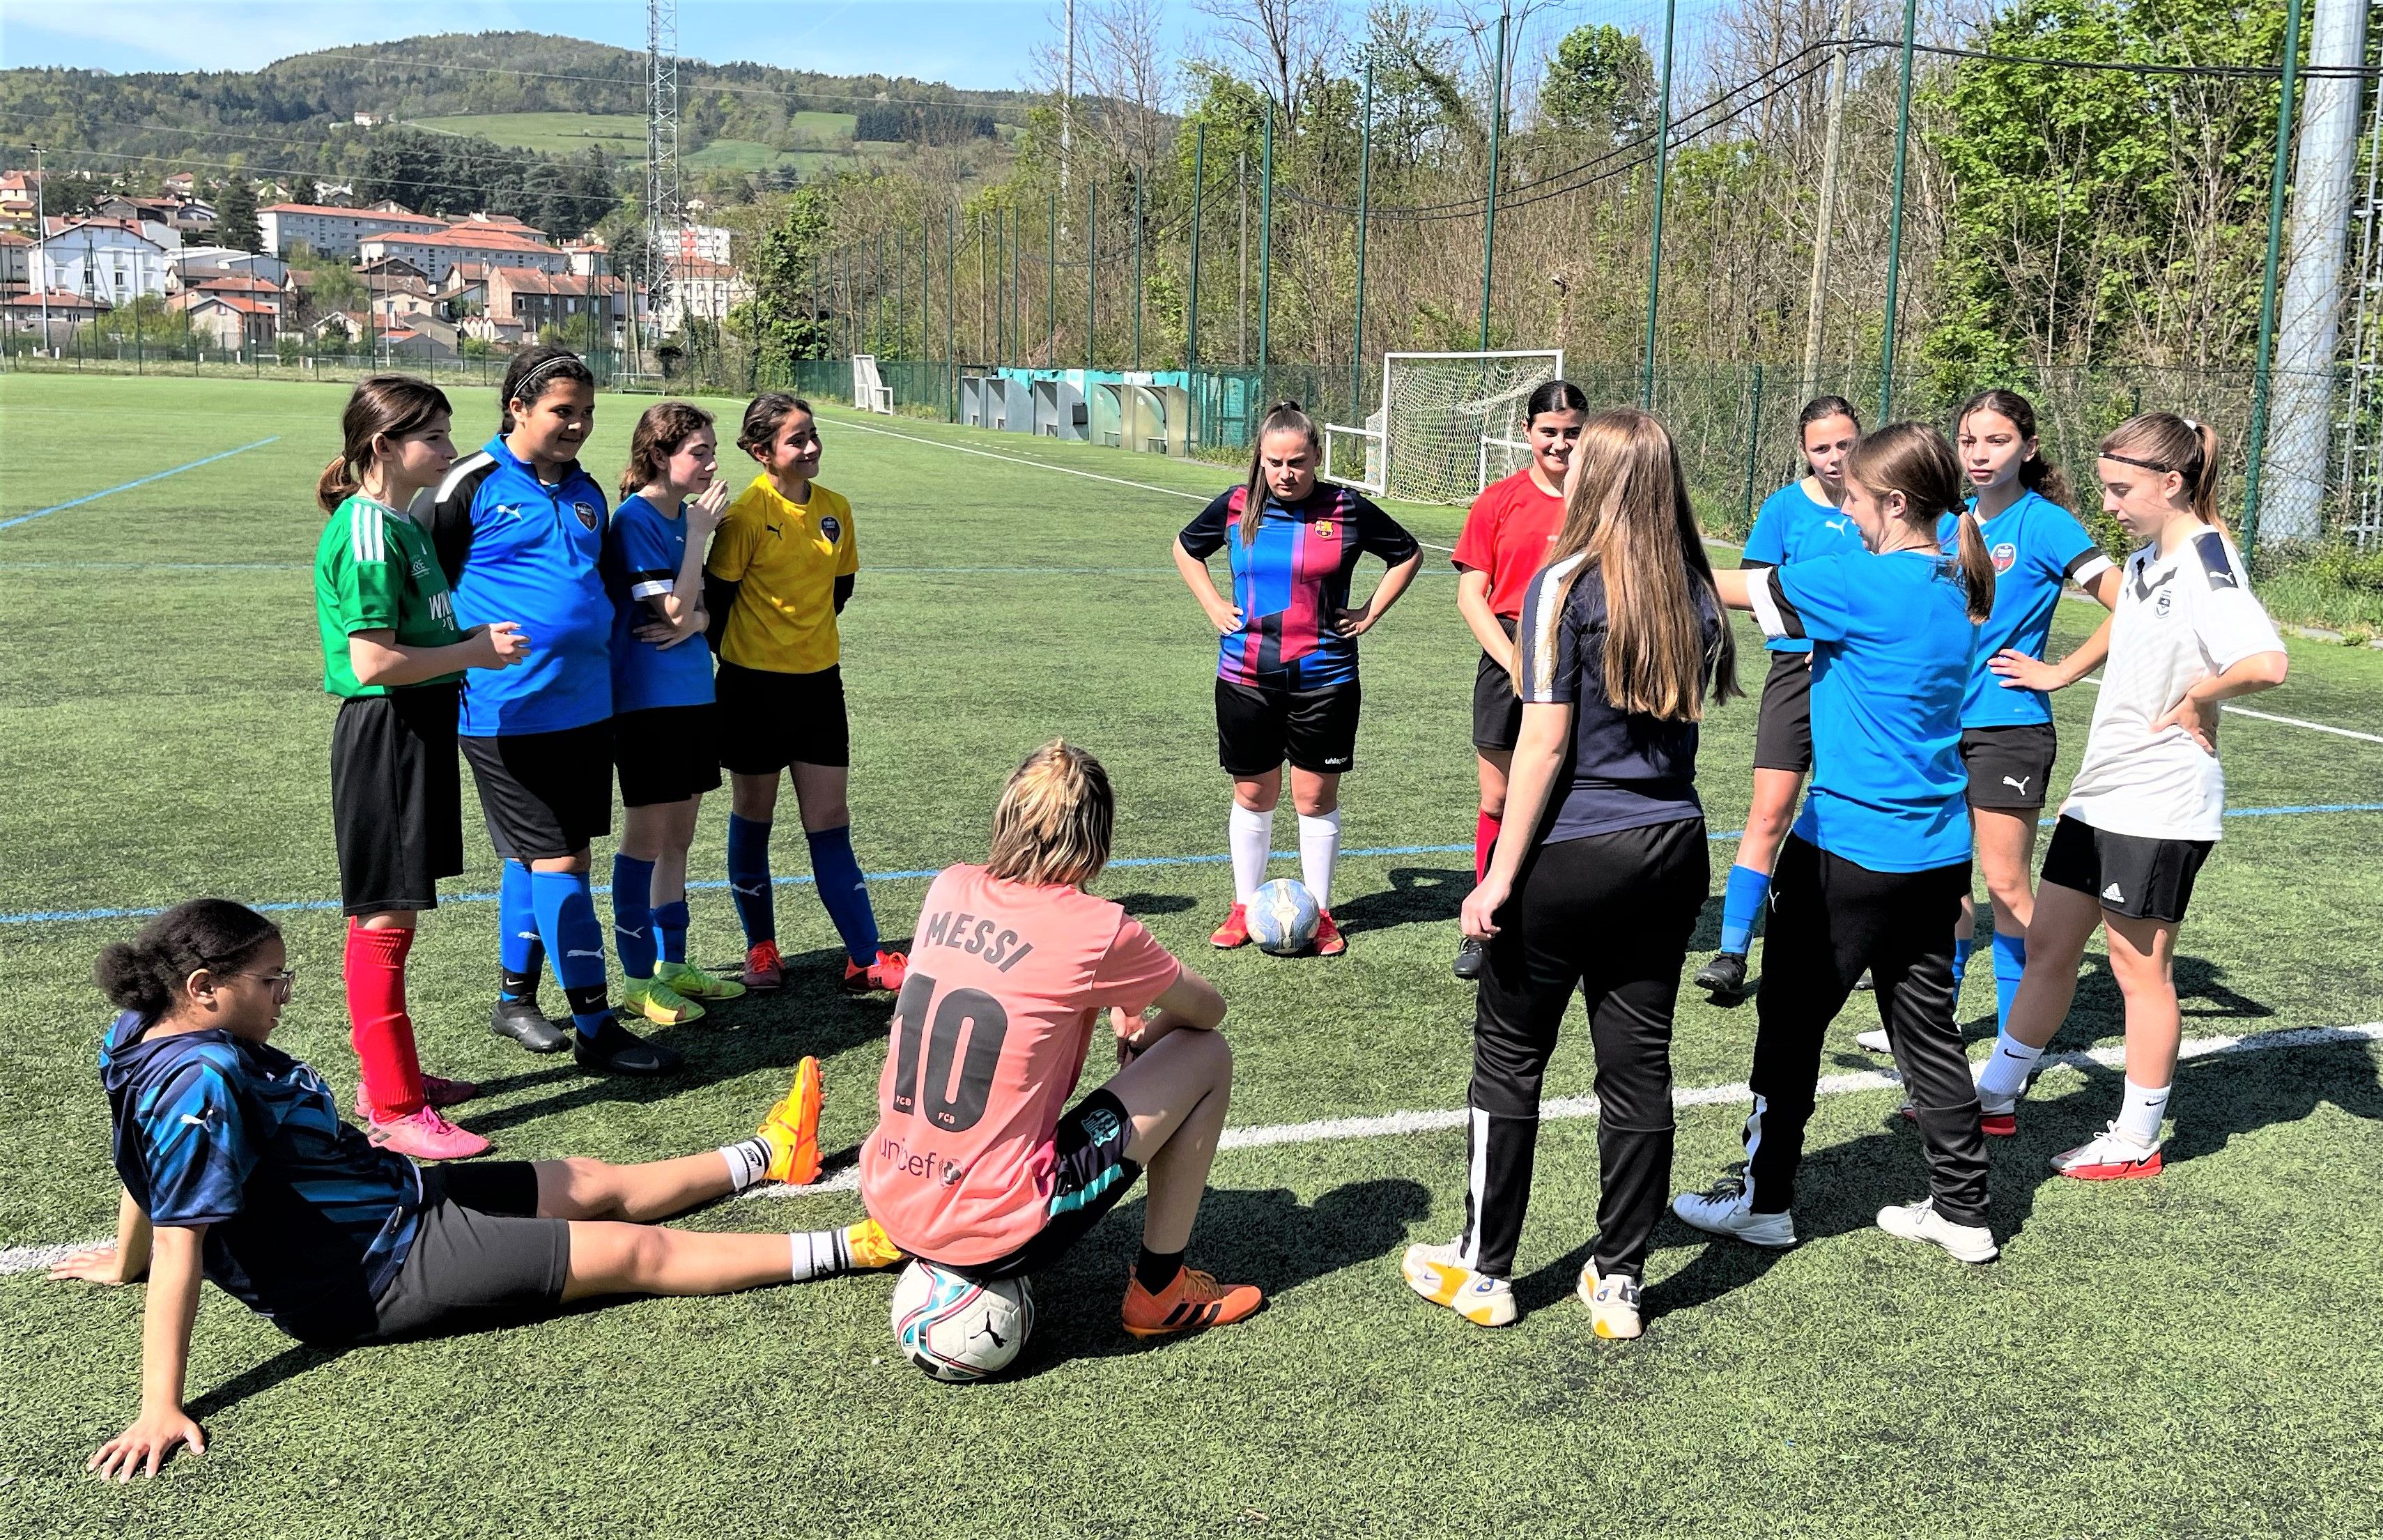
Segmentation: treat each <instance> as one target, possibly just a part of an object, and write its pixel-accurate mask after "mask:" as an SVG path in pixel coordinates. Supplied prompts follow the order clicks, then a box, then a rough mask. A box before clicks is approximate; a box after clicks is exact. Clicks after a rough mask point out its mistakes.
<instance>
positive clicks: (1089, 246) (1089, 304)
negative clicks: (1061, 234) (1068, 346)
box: [1084, 177, 1101, 369]
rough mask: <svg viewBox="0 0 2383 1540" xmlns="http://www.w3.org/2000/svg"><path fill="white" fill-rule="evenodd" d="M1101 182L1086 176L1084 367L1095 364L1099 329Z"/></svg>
mask: <svg viewBox="0 0 2383 1540" xmlns="http://www.w3.org/2000/svg"><path fill="white" fill-rule="evenodd" d="M1100 217H1101V184H1100V183H1098V182H1096V181H1094V180H1093V179H1091V178H1090V177H1087V178H1085V179H1084V367H1085V368H1087V369H1089V368H1091V367H1092V366H1093V336H1094V335H1095V334H1096V333H1097V332H1098V331H1099V329H1100V308H1101V233H1100V224H1099V220H1100Z"/></svg>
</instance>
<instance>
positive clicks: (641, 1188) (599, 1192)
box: [537, 1150, 732, 1224]
mask: <svg viewBox="0 0 2383 1540" xmlns="http://www.w3.org/2000/svg"><path fill="white" fill-rule="evenodd" d="M731 1190H732V1189H731V1187H730V1185H729V1177H728V1158H727V1157H726V1156H725V1155H722V1153H721V1152H719V1151H717V1150H711V1151H707V1152H704V1153H702V1154H700V1155H681V1156H679V1157H678V1158H677V1159H675V1160H667V1161H648V1162H646V1163H644V1164H640V1165H613V1164H610V1163H609V1162H605V1161H599V1160H590V1159H588V1158H587V1157H586V1156H584V1155H574V1156H573V1157H572V1158H570V1159H569V1160H560V1161H540V1162H538V1163H537V1213H538V1217H539V1218H541V1219H620V1220H627V1221H629V1222H630V1223H632V1224H645V1223H648V1222H649V1221H652V1220H656V1219H667V1218H669V1217H670V1216H671V1215H672V1214H684V1213H685V1212H686V1211H687V1210H688V1209H691V1208H693V1207H695V1205H696V1204H698V1203H704V1202H709V1201H711V1200H712V1199H714V1198H725V1197H726V1196H728V1194H729V1192H730V1191H731Z"/></svg>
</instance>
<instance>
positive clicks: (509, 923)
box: [497, 861, 546, 1000]
mask: <svg viewBox="0 0 2383 1540" xmlns="http://www.w3.org/2000/svg"><path fill="white" fill-rule="evenodd" d="M497 966H498V967H500V968H502V969H503V970H504V986H503V987H504V996H505V998H506V999H508V1000H534V999H536V998H537V976H538V975H539V974H540V973H543V972H544V971H545V970H546V946H545V943H544V942H540V941H539V940H538V934H537V911H536V910H534V909H533V908H531V907H530V902H529V868H527V867H525V866H524V865H522V864H521V863H520V862H519V861H507V862H506V863H505V876H504V881H503V883H502V884H501V885H500V887H499V888H498V890H497Z"/></svg>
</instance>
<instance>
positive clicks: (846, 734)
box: [711, 658, 852, 775]
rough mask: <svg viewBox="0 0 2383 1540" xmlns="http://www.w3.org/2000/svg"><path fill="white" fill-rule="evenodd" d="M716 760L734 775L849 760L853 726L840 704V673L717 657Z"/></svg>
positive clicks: (840, 763)
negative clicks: (748, 664)
mask: <svg viewBox="0 0 2383 1540" xmlns="http://www.w3.org/2000/svg"><path fill="white" fill-rule="evenodd" d="M711 688H712V693H713V695H714V696H716V697H717V699H718V705H717V706H716V708H715V710H716V712H717V719H716V720H717V721H718V724H719V726H718V731H719V733H720V762H721V763H722V764H723V765H725V766H727V767H728V769H729V770H730V771H731V772H732V773H734V774H736V775H775V774H777V773H778V772H779V771H780V770H784V769H785V768H786V767H787V766H788V765H827V766H830V767H833V768H834V769H837V770H842V769H843V768H845V767H846V766H847V765H849V764H851V763H852V726H851V723H850V722H849V721H847V720H846V716H845V709H844V673H843V671H842V670H840V669H837V668H833V667H829V668H824V669H821V671H819V672H817V673H772V672H771V671H769V670H767V669H747V668H744V667H741V666H739V665H737V664H735V663H731V662H729V661H728V660H727V659H724V658H723V659H721V661H720V672H719V674H718V675H717V676H716V677H715V678H714V679H713V680H712V684H711Z"/></svg>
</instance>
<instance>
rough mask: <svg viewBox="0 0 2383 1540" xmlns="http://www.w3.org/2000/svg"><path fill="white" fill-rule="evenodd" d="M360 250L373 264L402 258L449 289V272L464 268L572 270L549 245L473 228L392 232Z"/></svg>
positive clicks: (366, 242) (461, 225)
mask: <svg viewBox="0 0 2383 1540" xmlns="http://www.w3.org/2000/svg"><path fill="white" fill-rule="evenodd" d="M358 249H359V250H360V252H361V253H362V254H363V256H364V261H365V262H367V263H371V262H378V261H381V260H383V259H385V258H388V257H401V258H403V259H404V260H405V261H407V262H410V263H412V264H413V265H414V266H415V267H416V268H418V269H420V270H421V271H422V272H423V273H424V274H425V275H426V276H427V277H428V278H429V280H430V282H431V283H433V284H434V285H443V284H444V283H445V282H446V281H447V274H448V272H449V271H450V270H451V269H452V268H453V267H454V266H455V265H456V264H458V263H468V262H477V263H486V264H488V265H490V266H491V267H494V266H500V265H501V266H508V267H525V268H530V269H533V270H535V271H537V272H540V273H562V272H565V271H568V270H569V268H570V265H571V259H570V258H569V257H567V256H565V255H564V254H563V253H562V252H560V251H558V250H556V249H555V248H554V247H552V246H549V245H547V244H546V243H545V242H544V241H543V240H529V239H527V238H525V237H523V236H519V235H515V234H513V233H512V232H511V231H510V230H502V229H488V228H475V227H474V226H472V225H470V224H468V223H459V224H456V225H454V226H451V227H449V228H445V229H443V230H440V231H437V232H430V233H422V234H415V233H412V232H407V233H402V234H401V233H398V232H395V231H389V232H385V233H382V234H378V235H372V236H367V237H365V238H364V240H362V241H361V242H360V243H359V248H358Z"/></svg>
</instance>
